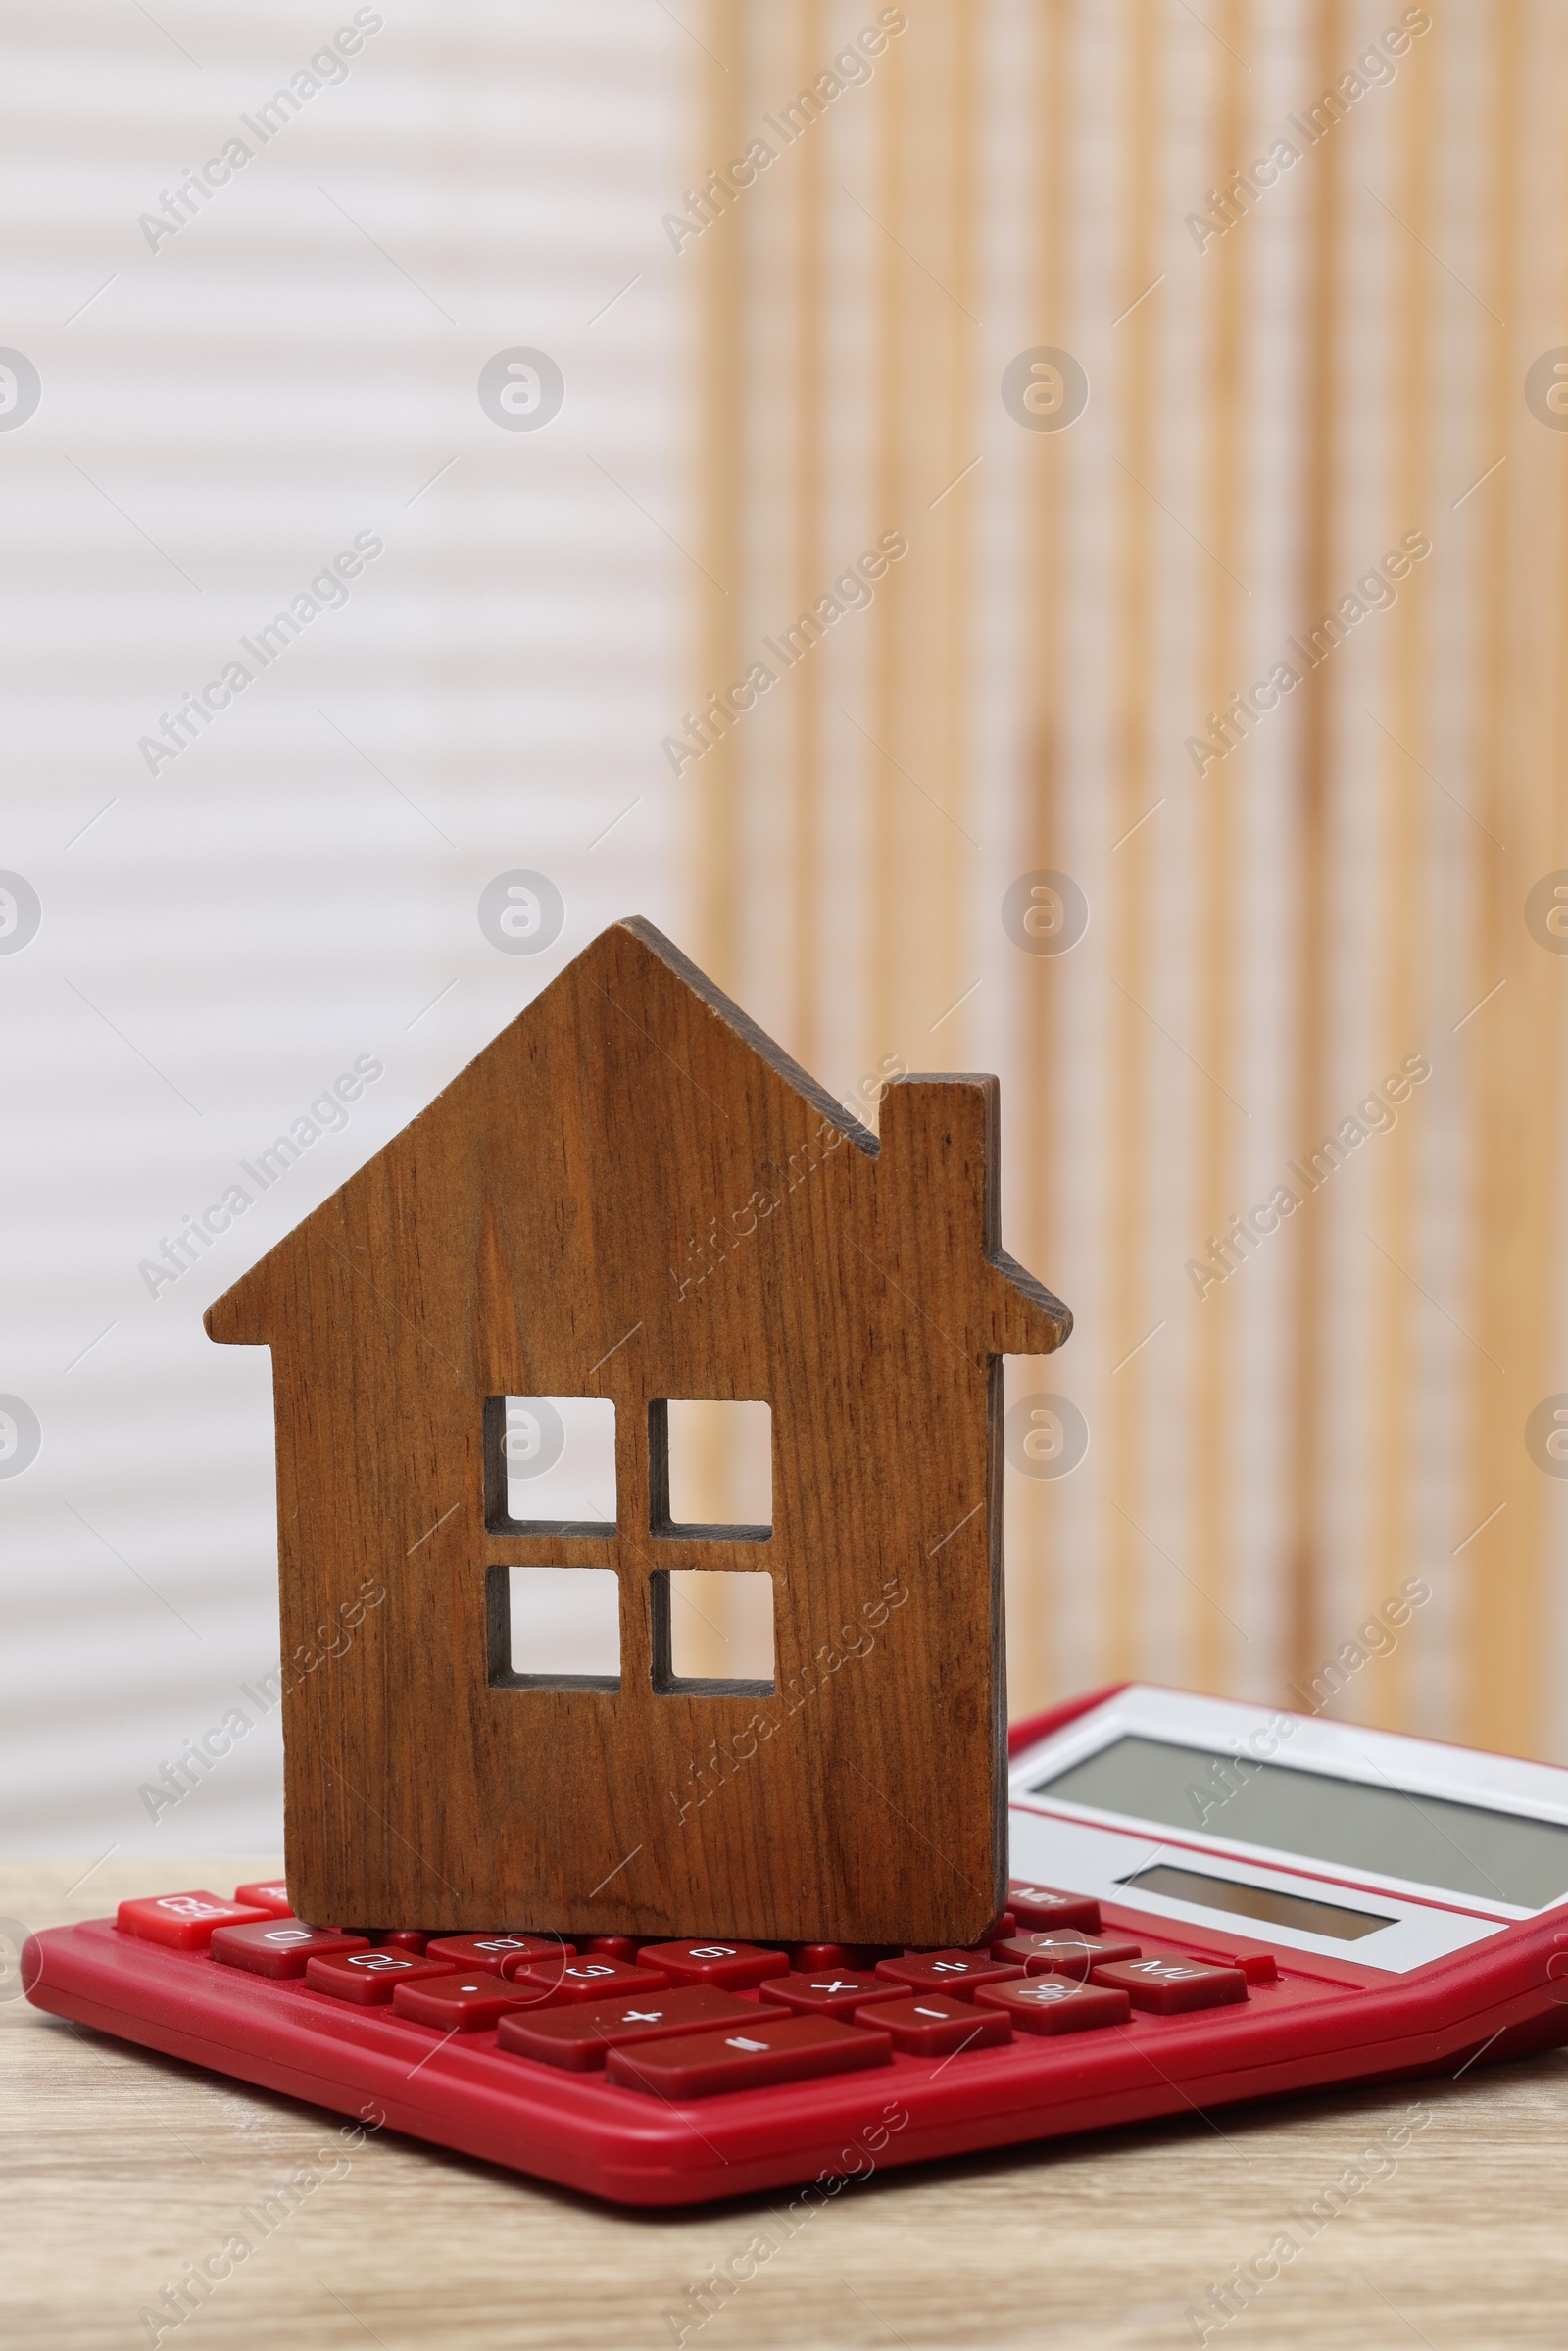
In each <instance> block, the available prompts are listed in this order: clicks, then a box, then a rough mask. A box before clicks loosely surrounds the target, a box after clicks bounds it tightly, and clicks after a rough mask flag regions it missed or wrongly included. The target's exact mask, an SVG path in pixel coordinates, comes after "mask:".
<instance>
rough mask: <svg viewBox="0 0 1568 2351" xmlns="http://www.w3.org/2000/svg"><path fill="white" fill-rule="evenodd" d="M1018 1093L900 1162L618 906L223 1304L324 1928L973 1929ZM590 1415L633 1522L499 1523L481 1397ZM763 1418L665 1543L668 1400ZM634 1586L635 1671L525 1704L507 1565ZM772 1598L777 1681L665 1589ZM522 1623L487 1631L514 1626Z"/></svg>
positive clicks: (994, 1787) (992, 1087)
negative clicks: (695, 1622) (266, 1429)
mask: <svg viewBox="0 0 1568 2351" xmlns="http://www.w3.org/2000/svg"><path fill="white" fill-rule="evenodd" d="M997 1128H998V1090H997V1084H996V1080H995V1079H994V1078H984V1077H944V1078H929V1079H923V1078H909V1079H907V1080H904V1081H903V1082H901V1083H900V1084H898V1085H896V1086H895V1087H894V1088H893V1089H892V1090H891V1092H890V1093H889V1095H888V1097H887V1099H886V1102H885V1103H884V1106H883V1114H882V1124H881V1138H880V1144H878V1142H877V1140H876V1139H875V1138H873V1137H872V1136H871V1135H870V1134H868V1133H867V1132H866V1131H865V1130H864V1129H863V1128H861V1127H858V1126H857V1125H856V1124H854V1122H853V1121H851V1120H850V1119H849V1118H848V1117H847V1115H846V1113H845V1112H844V1111H843V1110H842V1109H841V1108H840V1107H839V1105H838V1104H836V1103H835V1102H832V1100H831V1099H830V1098H829V1097H828V1096H827V1095H826V1094H825V1093H824V1092H823V1090H822V1089H821V1088H819V1087H818V1086H816V1085H815V1084H814V1082H813V1081H812V1080H811V1079H810V1078H809V1077H808V1076H807V1075H806V1073H805V1072H804V1071H803V1070H801V1069H799V1068H798V1067H796V1066H795V1064H793V1063H792V1062H791V1061H790V1060H789V1059H788V1058H787V1056H786V1055H784V1054H783V1053H781V1052H780V1051H779V1050H778V1048H777V1047H775V1046H773V1045H772V1044H771V1043H770V1042H769V1041H768V1040H767V1039H766V1038H765V1037H763V1036H762V1034H761V1032H760V1030H758V1029H757V1028H756V1027H755V1025H754V1024H753V1023H752V1022H750V1021H749V1020H748V1019H747V1018H746V1016H745V1015H744V1014H743V1013H741V1012H740V1011H739V1010H738V1009H737V1008H736V1007H735V1006H734V1005H732V1004H729V1003H728V1001H727V1000H726V999H725V998H723V997H722V996H720V995H719V993H718V992H717V991H716V990H715V989H713V988H712V987H711V985H710V983H709V982H707V981H706V980H705V979H704V978H703V976H702V974H701V973H699V972H698V971H696V970H695V968H694V967H693V966H692V965H690V964H689V963H687V962H686V960H685V958H684V957H682V956H681V955H679V954H678V952H677V951H676V950H675V949H674V948H672V947H671V946H670V945H669V943H668V942H667V941H666V940H663V939H662V938H661V936H660V934H659V933H658V932H657V931H655V930H653V929H652V928H651V926H649V925H647V924H645V923H642V922H637V921H633V922H627V923H621V924H617V925H615V926H614V927H613V928H612V929H611V930H609V931H606V932H605V933H604V934H603V935H602V936H601V937H600V938H599V939H597V940H595V941H594V942H593V944H592V945H591V946H590V947H589V948H588V949H587V950H586V951H585V952H584V953H583V954H582V955H580V956H578V957H577V959H576V960H575V962H573V963H572V964H570V965H569V966H568V967H567V969H566V970H565V971H564V972H563V973H562V974H561V976H560V977H559V978H558V979H557V980H556V981H555V982H553V983H552V985H551V986H550V987H549V988H547V989H546V990H545V991H544V992H543V993H542V994H541V995H540V996H539V997H538V998H537V999H536V1000H535V1002H534V1003H533V1004H530V1005H529V1006H528V1008H527V1009H526V1011H524V1012H523V1013H522V1014H520V1015H519V1017H518V1018H517V1019H516V1020H515V1021H514V1022H513V1023H512V1025H511V1026H510V1027H509V1028H508V1029H506V1030H505V1031H504V1032H503V1033H502V1035H501V1036H499V1037H497V1038H496V1039H495V1040H494V1041H493V1042H492V1043H491V1044H490V1045H489V1046H487V1047H486V1049H485V1050H484V1052H483V1053H480V1054H479V1056H478V1058H477V1059H476V1060H475V1061H473V1062H472V1063H471V1064H470V1065H469V1067H468V1068H466V1070H464V1071H463V1072H462V1073H461V1075H460V1076H459V1077H457V1078H456V1079H455V1080H454V1081H453V1083H452V1084H451V1085H450V1086H449V1087H448V1088H447V1089H446V1090H445V1092H444V1093H443V1094H442V1095H441V1096H440V1097H439V1098H438V1099H437V1100H436V1101H435V1102H432V1103H431V1104H430V1106H429V1107H428V1109H426V1110H425V1111H423V1112H422V1113H421V1114H420V1115H419V1116H418V1117H417V1118H416V1119H415V1120H414V1121H413V1122H412V1124H411V1125H410V1126H408V1127H407V1128H406V1129H405V1130H404V1132H403V1133H402V1134H401V1135H399V1136H397V1137H396V1138H395V1139H394V1140H393V1141H392V1142H391V1143H390V1144H388V1145H387V1146H386V1148H385V1149H384V1150H383V1151H380V1152H379V1153H378V1154H377V1155H376V1157H375V1158H374V1159H373V1160H371V1161H370V1163H369V1164H368V1166H367V1167H365V1168H363V1169H362V1170H361V1171H360V1172H359V1173H358V1174H357V1175H355V1176H354V1177H352V1178H351V1179H350V1181H349V1182H348V1183H347V1184H345V1185H344V1186H343V1187H342V1189H341V1190H340V1191H339V1192H337V1193H336V1194H335V1195H334V1196H333V1198H332V1199H331V1200H327V1201H325V1202H324V1203H323V1204H322V1205H321V1206H320V1207H319V1208H318V1209H317V1210H316V1211H315V1212H314V1214H312V1215H311V1216H310V1217H308V1218H307V1219H306V1220H305V1221H304V1223H302V1224H301V1225H300V1226H299V1227H298V1228H297V1230H296V1231H295V1232H294V1233H292V1234H290V1235H289V1236H288V1237H287V1238H286V1239H285V1240H284V1241H282V1242H281V1243H279V1244H278V1246H277V1247H276V1248H274V1249H272V1250H271V1251H270V1253H269V1254H268V1255H267V1256H266V1257H265V1258H264V1259H263V1260H262V1261H261V1263H260V1264H259V1265H257V1266H256V1267H254V1268H253V1269H252V1270H251V1272H250V1273H248V1274H246V1275H245V1276H244V1277H243V1278H242V1279H241V1280H240V1281H239V1282H238V1283H236V1284H235V1286H234V1287H233V1288H232V1289H231V1290H230V1291H228V1292H227V1293H226V1294H225V1296H224V1297H222V1298H220V1299H219V1300H218V1301H217V1303H216V1304H215V1305H214V1306H213V1307H212V1308H211V1310H210V1311H209V1314H208V1317H207V1326H208V1329H209V1331H210V1332H211V1334H212V1336H213V1337H214V1338H215V1339H219V1340H223V1341H231V1342H239V1343H242V1344H249V1345H259V1344H267V1345H270V1347H271V1349H272V1358H273V1374H274V1395H275V1404H276V1415H277V1476H278V1552H279V1582H280V1589H281V1599H282V1624H283V1656H284V1658H285V1659H291V1658H293V1657H295V1656H296V1654H297V1652H298V1651H299V1650H300V1649H301V1648H302V1647H308V1646H309V1644H311V1643H313V1642H314V1641H317V1640H318V1638H319V1636H318V1631H317V1629H318V1628H319V1627H320V1626H322V1625H330V1624H333V1623H336V1622H338V1621H339V1620H340V1616H341V1612H342V1611H343V1610H344V1609H345V1608H347V1607H349V1606H351V1605H353V1604H355V1602H356V1600H357V1598H358V1595H360V1594H361V1593H362V1592H364V1591H365V1590H366V1589H367V1588H369V1589H381V1588H384V1590H385V1593H386V1597H385V1600H384V1602H382V1603H381V1604H379V1605H378V1606H376V1607H375V1608H374V1609H372V1610H370V1611H369V1612H368V1613H367V1614H366V1615H365V1616H364V1619H363V1622H362V1623H361V1624H359V1626H358V1627H357V1628H356V1630H355V1633H354V1638H353V1639H352V1640H351V1641H348V1642H347V1644H346V1646H345V1648H344V1650H343V1653H342V1654H340V1655H338V1656H337V1657H335V1658H333V1659H331V1660H330V1661H328V1662H326V1663H324V1664H323V1666H322V1667H320V1668H319V1669H318V1670H313V1671H311V1672H308V1673H300V1674H298V1675H297V1677H296V1679H295V1680H294V1682H293V1686H292V1687H291V1688H290V1690H288V1692H287V1694H286V1696H285V1701H284V1726H283V1727H284V1745H285V1758H286V1825H285V1837H286V1841H287V1848H288V1882H289V1888H290V1893H291V1896H292V1898H293V1899H294V1901H295V1904H296V1906H297V1908H298V1909H299V1910H300V1912H301V1913H302V1915H304V1916H305V1917H307V1918H312V1919H318V1920H331V1921H335V1922H340V1923H343V1924H358V1925H367V1926H376V1925H380V1926H389V1925H394V1924H405V1925H428V1926H440V1927H447V1928H452V1927H503V1926H515V1927H525V1928H546V1927H551V1928H558V1929H564V1930H566V1931H567V1932H570V1931H572V1930H578V1931H582V1932H588V1931H593V1932H601V1933H605V1932H608V1933H643V1934H658V1935H678V1934H681V1933H695V1932H708V1933H722V1934H728V1935H738V1936H749V1937H753V1938H764V1939H765V1938H774V1939H807V1938H811V1937H817V1936H822V1937H828V1938H834V1939H842V1940H846V1941H856V1942H903V1941H907V1942H916V1943H921V1944H927V1945H931V1944H941V1943H951V1942H959V1943H961V1942H967V1941H970V1940H972V1939H973V1938H974V1937H975V1936H977V1935H979V1934H980V1933H981V1932H982V1931H983V1930H984V1928H985V1926H986V1925H987V1923H988V1922H989V1920H990V1919H991V1918H992V1917H993V1916H994V1915H995V1913H996V1912H997V1910H998V1909H999V1907H1000V1904H1001V1898H1002V1892H1003V1886H1004V1880H1005V1866H1004V1861H1005V1857H1004V1847H1003V1838H1004V1832H1005V1815H1004V1809H1003V1786H1004V1782H1003V1710H1004V1682H1003V1621H1002V1582H1001V1564H1002V1563H1001V1545H1002V1512H1001V1491H1000V1489H1001V1466H1002V1456H1001V1365H1000V1358H1001V1357H1002V1356H1003V1355H1005V1354H1045V1353H1049V1352H1050V1351H1051V1350H1052V1349H1054V1347H1056V1346H1057V1345H1058V1344H1059V1343H1060V1341H1061V1340H1062V1339H1063V1338H1064V1337H1065V1336H1066V1333H1067V1331H1068V1329H1069V1328H1070V1318H1069V1316H1068V1315H1067V1312H1066V1309H1065V1308H1064V1307H1062V1306H1061V1305H1060V1304H1059V1303H1058V1301H1057V1300H1056V1299H1055V1298H1053V1297H1052V1296H1051V1295H1050V1293H1049V1292H1048V1291H1046V1290H1044V1289H1043V1288H1042V1287H1041V1285H1040V1284H1039V1283H1038V1282H1036V1281H1035V1280H1034V1279H1033V1278H1032V1277H1031V1276H1029V1275H1028V1274H1026V1273H1024V1272H1023V1270H1022V1269H1021V1267H1019V1266H1017V1265H1016V1264H1015V1263H1014V1262H1013V1261H1012V1260H1011V1259H1010V1258H1008V1257H1007V1256H1006V1255H1005V1252H1004V1251H1003V1249H1002V1248H1001V1243H1000V1236H999V1216H998V1199H997V1171H998V1160H999V1151H998V1133H997ZM504 1396H607V1397H609V1398H611V1399H612V1400H613V1403H614V1406H615V1459H616V1484H617V1510H616V1521H615V1527H614V1531H613V1533H610V1534H604V1533H598V1534H594V1533H582V1532H569V1533H563V1532H561V1531H559V1530H557V1531H552V1532H550V1533H548V1534H538V1533H535V1534H517V1533H514V1532H496V1531H492V1529H493V1528H494V1527H495V1525H496V1520H497V1494H496V1484H497V1479H496V1460H495V1449H494V1434H493V1431H494V1417H495V1416H494V1411H493V1410H492V1414H491V1422H492V1442H491V1454H490V1467H489V1487H490V1511H489V1524H487V1511H486V1485H487V1476H486V1446H485V1434H484V1432H485V1425H486V1413H485V1406H486V1401H487V1399H490V1398H496V1397H504ZM672 1397H673V1398H690V1397H708V1398H720V1399H723V1398H732V1399H742V1400H744V1399H760V1400H761V1401H764V1402H766V1403H767V1404H768V1405H769V1406H770V1408H771V1412H772V1425H773V1522H772V1530H771V1533H770V1534H769V1535H768V1536H766V1538H765V1539H759V1538H758V1536H757V1534H756V1532H755V1530H743V1529H732V1530H728V1531H727V1539H724V1540H715V1539H714V1538H713V1537H712V1536H711V1535H709V1536H708V1537H706V1538H702V1539H699V1538H694V1537H693V1536H692V1535H691V1534H690V1533H689V1532H687V1531H684V1530H680V1529H672V1528H671V1527H670V1526H669V1522H668V1513H667V1507H666V1502H665V1495H664V1490H663V1486H662V1469H661V1463H660V1458H659V1451H658V1447H659V1440H660V1431H661V1426H662V1415H661V1412H660V1406H661V1404H662V1401H663V1400H664V1399H667V1398H672ZM529 1565H531V1566H542V1565H552V1566H564V1567H574V1566H575V1567H610V1568H613V1570H614V1571H615V1574H616V1576H617V1578H618V1580H619V1592H620V1640H621V1670H620V1679H619V1687H618V1688H616V1689H584V1688H572V1689H566V1688H558V1689H543V1688H539V1687H536V1686H530V1687H527V1688H519V1687H516V1686H515V1677H514V1676H511V1675H510V1671H509V1665H508V1656H507V1643H506V1636H505V1624H504V1619H501V1611H502V1610H503V1608H504V1597H505V1585H506V1578H505V1574H504V1570H505V1569H506V1568H507V1567H509V1566H529ZM718 1567H725V1568H733V1569H738V1570H743V1571H744V1570H765V1571H767V1572H768V1573H769V1574H770V1575H771V1577H772V1579H773V1596H774V1624H775V1647H776V1688H775V1690H773V1692H772V1694H770V1695H761V1694H760V1693H759V1692H758V1690H756V1689H755V1687H730V1688H726V1687H725V1686H723V1685H713V1686H711V1688H710V1689H709V1690H704V1691H700V1692H699V1691H696V1690H693V1689H692V1688H691V1686H690V1685H689V1684H682V1683H678V1682H676V1681H675V1680H674V1678H673V1676H672V1675H671V1673H670V1671H669V1655H668V1639H667V1604H668V1602H667V1591H668V1588H667V1584H666V1583H665V1581H664V1576H665V1571H668V1570H671V1569H681V1568H687V1569H692V1568H696V1569H701V1568H709V1569H712V1568H718ZM498 1620H500V1621H498Z"/></svg>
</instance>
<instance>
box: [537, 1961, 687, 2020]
mask: <svg viewBox="0 0 1568 2351" xmlns="http://www.w3.org/2000/svg"><path fill="white" fill-rule="evenodd" d="M504 1973H505V1974H506V1976H507V1979H508V1981H509V1982H510V1983H512V1984H515V1987H516V1989H517V1990H518V1991H519V1992H526V1993H527V1994H528V1996H529V2001H530V2005H531V2006H533V2007H535V2008H544V2007H556V2006H560V2005H562V2004H564V2003H565V2002H567V2001H573V2000H608V1999H610V1998H612V1997H613V1995H614V1994H615V1993H617V1992H633V1991H649V1990H653V1989H656V1988H657V1989H662V1988H663V1986H664V1985H665V1984H667V1983H668V1982H669V1978H668V1977H667V1976H666V1975H664V1974H663V1973H662V1971H661V1970H660V1969H659V1968H648V1967H634V1966H633V1965H632V1963H631V1961H630V1960H629V1959H595V1958H592V1957H585V1958H581V1959H561V1958H556V1959H519V1960H516V1961H513V1960H510V1959H509V1960H508V1961H507V1963H506V1967H505V1970H504Z"/></svg>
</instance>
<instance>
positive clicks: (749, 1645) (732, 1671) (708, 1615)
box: [654, 1568, 775, 1697]
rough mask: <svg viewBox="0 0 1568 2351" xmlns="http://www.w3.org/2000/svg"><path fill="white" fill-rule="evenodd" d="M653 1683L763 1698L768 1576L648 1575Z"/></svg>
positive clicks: (770, 1680) (768, 1640) (768, 1650)
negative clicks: (651, 1596)
mask: <svg viewBox="0 0 1568 2351" xmlns="http://www.w3.org/2000/svg"><path fill="white" fill-rule="evenodd" d="M654 1686H655V1688H656V1689H657V1690H664V1691H669V1690H679V1691H683V1692H686V1693H689V1694H693V1695H697V1696H705V1695H707V1696H719V1695H725V1694H729V1693H741V1694H745V1695H748V1696H753V1697H771V1696H772V1694H773V1690H774V1687H775V1669H774V1663H773V1579H772V1577H771V1576H770V1575H767V1574H764V1573H761V1572H760V1571H759V1570H757V1569H755V1568H754V1569H742V1570H739V1571H737V1570H735V1569H724V1568H716V1569H708V1568H700V1569H699V1568H674V1569H662V1570H661V1571H659V1572H658V1573H656V1575H655V1577H654Z"/></svg>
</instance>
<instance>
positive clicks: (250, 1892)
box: [234, 1878, 294, 1919]
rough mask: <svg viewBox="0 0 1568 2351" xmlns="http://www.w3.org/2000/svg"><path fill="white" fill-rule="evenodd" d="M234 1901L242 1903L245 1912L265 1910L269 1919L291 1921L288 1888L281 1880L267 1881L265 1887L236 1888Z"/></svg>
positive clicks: (292, 1911)
mask: <svg viewBox="0 0 1568 2351" xmlns="http://www.w3.org/2000/svg"><path fill="white" fill-rule="evenodd" d="M234 1899H235V1901H236V1902H243V1903H244V1905H245V1907H246V1909H247V1910H265V1911H266V1912H267V1915H268V1917H269V1918H274V1919H291V1918H292V1917H293V1916H294V1905H293V1903H292V1902H291V1901H290V1900H289V1898H288V1887H287V1886H285V1885H284V1884H283V1881H282V1879H281V1878H273V1879H270V1880H269V1882H268V1884H267V1885H265V1886H235V1888H234Z"/></svg>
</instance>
